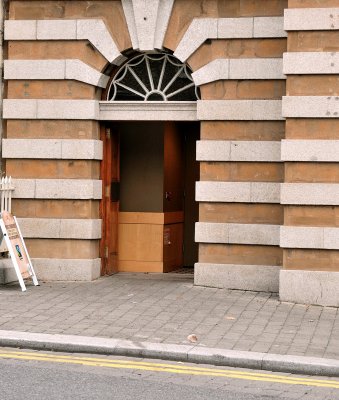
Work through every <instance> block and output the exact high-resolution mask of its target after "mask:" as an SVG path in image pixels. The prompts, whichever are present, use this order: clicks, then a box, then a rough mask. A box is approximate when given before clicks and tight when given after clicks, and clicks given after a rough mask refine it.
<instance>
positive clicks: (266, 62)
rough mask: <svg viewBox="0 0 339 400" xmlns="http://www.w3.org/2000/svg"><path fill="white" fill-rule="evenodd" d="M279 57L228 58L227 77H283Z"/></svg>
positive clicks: (281, 63)
mask: <svg viewBox="0 0 339 400" xmlns="http://www.w3.org/2000/svg"><path fill="white" fill-rule="evenodd" d="M282 69H283V62H282V59H279V58H264V59H258V58H243V59H240V58H239V59H237V58H235V59H230V60H229V79H285V76H284V75H283V72H282Z"/></svg>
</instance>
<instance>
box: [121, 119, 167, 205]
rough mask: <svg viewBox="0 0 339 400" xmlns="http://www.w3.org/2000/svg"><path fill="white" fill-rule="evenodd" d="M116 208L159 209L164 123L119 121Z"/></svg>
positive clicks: (162, 171) (161, 199) (161, 196)
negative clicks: (117, 204)
mask: <svg viewBox="0 0 339 400" xmlns="http://www.w3.org/2000/svg"><path fill="white" fill-rule="evenodd" d="M119 131H120V211H124V212H163V174H164V166H163V165H164V160H163V157H164V155H163V154H164V153H163V148H164V135H163V131H164V124H163V123H162V122H138V123H133V122H131V123H129V122H124V123H123V124H120V128H119Z"/></svg>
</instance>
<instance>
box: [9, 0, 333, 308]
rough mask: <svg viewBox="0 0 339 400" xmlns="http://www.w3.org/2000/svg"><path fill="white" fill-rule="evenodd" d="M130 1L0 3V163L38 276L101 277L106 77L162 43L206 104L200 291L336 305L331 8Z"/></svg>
mask: <svg viewBox="0 0 339 400" xmlns="http://www.w3.org/2000/svg"><path fill="white" fill-rule="evenodd" d="M172 3H173V4H172ZM140 4H141V3H139V2H135V1H134V0H122V1H120V0H107V1H103V0H102V1H80V0H79V1H41V0H40V1H24V0H21V1H10V2H9V20H8V21H7V22H6V24H7V25H6V29H5V34H6V35H7V38H5V39H7V42H6V43H7V47H8V57H7V58H8V60H6V64H5V79H6V100H5V104H4V107H5V119H6V121H7V122H6V138H5V140H4V141H3V146H4V148H3V158H4V159H5V160H6V172H7V174H11V175H12V176H13V177H15V178H16V179H17V188H18V189H17V190H16V199H15V200H14V202H13V209H14V211H15V213H16V215H18V216H19V217H20V218H21V221H22V225H23V227H24V232H25V236H26V237H28V240H27V242H28V245H29V247H30V251H31V254H32V256H33V257H34V258H35V259H36V261H35V264H36V265H37V270H38V272H39V273H40V274H41V276H46V277H48V278H49V279H51V278H53V279H93V278H95V277H97V276H98V275H99V264H100V260H99V241H100V237H101V220H100V210H99V207H100V200H101V198H102V188H101V181H100V162H101V159H102V142H101V141H100V124H99V122H98V120H99V119H100V115H99V114H100V111H99V110H98V103H99V100H100V99H101V93H102V90H103V88H105V87H106V85H107V82H108V79H109V77H108V76H106V75H105V71H107V69H106V68H107V66H109V65H110V64H115V65H120V64H121V62H123V60H124V57H123V56H122V54H121V53H124V52H125V50H128V49H131V48H133V49H135V50H137V49H140V50H142V51H153V50H154V49H161V48H163V49H165V50H170V51H172V52H173V53H174V56H176V57H177V58H178V59H179V60H181V61H182V62H187V63H188V64H189V65H190V66H191V67H192V69H193V71H194V72H193V78H194V81H195V83H196V85H198V86H199V87H200V90H201V94H202V99H201V100H200V101H198V102H197V113H196V116H197V120H200V121H201V140H200V141H199V142H198V144H197V160H199V161H200V181H199V182H197V186H196V199H197V201H199V203H200V204H199V206H200V215H199V221H198V223H197V225H196V240H197V242H199V248H200V252H199V262H198V263H197V265H196V269H195V282H196V283H197V284H201V285H206V286H214V287H228V288H238V289H249V290H269V291H271V290H272V291H278V290H279V291H280V295H281V298H282V299H285V300H289V301H301V302H311V303H316V304H326V305H338V304H339V298H338V293H339V291H338V284H339V283H338V282H339V278H338V276H339V270H338V268H339V265H338V243H339V234H338V215H339V213H338V206H339V200H338V199H339V191H338V187H339V186H338V183H339V182H338V179H339V175H338V161H339V159H338V154H339V151H338V143H339V142H338V140H339V138H338V136H339V128H338V126H339V125H338V115H339V108H338V107H339V101H338V90H339V89H338V72H339V71H338V65H339V61H338V54H339V51H338V43H339V36H338V35H339V33H338V32H339V24H338V18H339V8H338V4H337V0H324V1H321V2H319V1H316V0H289V1H287V0H270V1H262V0H225V1H224V0H174V1H173V2H172V1H170V0H168V1H167V2H166V3H163V2H160V1H159V0H152V1H151V0H150V1H149V2H145V3H144V6H143V7H144V8H142V7H141V6H140ZM159 4H162V5H163V4H166V7H160V8H159ZM172 5H173V7H172ZM320 7H321V8H320ZM157 10H158V11H157ZM159 10H160V11H159ZM125 54H126V53H125ZM44 274H45V275H44Z"/></svg>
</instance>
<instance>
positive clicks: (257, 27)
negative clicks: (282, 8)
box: [253, 17, 287, 38]
mask: <svg viewBox="0 0 339 400" xmlns="http://www.w3.org/2000/svg"><path fill="white" fill-rule="evenodd" d="M286 36H287V32H285V30H284V18H283V17H254V18H253V37H255V38H258V37H277V38H278V37H286Z"/></svg>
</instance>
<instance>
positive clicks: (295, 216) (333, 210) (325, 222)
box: [284, 206, 339, 228]
mask: <svg viewBox="0 0 339 400" xmlns="http://www.w3.org/2000/svg"><path fill="white" fill-rule="evenodd" d="M284 223H285V225H296V226H331V227H337V228H339V206H285V212H284Z"/></svg>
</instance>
